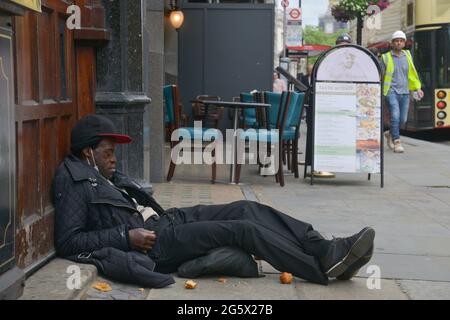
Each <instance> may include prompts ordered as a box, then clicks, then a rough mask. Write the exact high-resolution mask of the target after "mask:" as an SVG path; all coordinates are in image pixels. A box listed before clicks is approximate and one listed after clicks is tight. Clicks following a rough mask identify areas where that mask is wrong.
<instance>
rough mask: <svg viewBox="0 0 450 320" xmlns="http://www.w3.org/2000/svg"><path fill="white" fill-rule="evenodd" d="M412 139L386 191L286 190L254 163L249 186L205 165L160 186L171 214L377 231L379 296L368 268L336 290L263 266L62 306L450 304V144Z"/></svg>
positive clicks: (322, 185)
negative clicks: (206, 210)
mask: <svg viewBox="0 0 450 320" xmlns="http://www.w3.org/2000/svg"><path fill="white" fill-rule="evenodd" d="M302 139H303V138H302ZM403 141H404V145H405V148H406V152H405V153H404V154H394V153H392V152H391V151H390V150H388V149H386V150H385V187H384V188H383V189H381V188H380V185H379V181H380V180H379V179H380V177H379V176H378V175H374V176H373V177H372V181H367V176H365V175H354V174H337V176H336V178H335V179H322V180H319V179H316V180H315V185H313V186H310V184H309V179H306V180H304V179H302V178H300V179H294V177H293V176H286V186H285V187H284V188H281V187H279V186H278V185H277V184H276V183H275V181H274V178H273V177H261V176H258V175H257V174H256V167H255V166H243V172H242V178H241V182H244V183H245V184H244V185H242V186H236V185H227V184H221V183H217V184H215V185H212V184H210V183H209V179H210V174H211V171H210V168H209V167H208V166H206V165H204V166H203V165H197V166H191V165H180V166H177V168H176V172H175V176H174V179H173V181H172V182H171V183H168V184H156V185H154V189H155V197H156V199H157V200H158V201H159V202H160V203H161V204H162V205H163V207H164V208H169V207H175V206H181V207H183V206H190V205H194V204H198V203H203V204H210V203H226V202H230V201H234V200H239V199H243V198H244V197H245V198H248V199H252V200H257V201H260V202H263V203H266V204H269V205H272V206H274V207H276V208H277V209H279V210H281V211H284V212H286V213H287V214H289V215H291V216H293V217H295V218H298V219H302V220H304V221H307V222H309V223H311V224H312V225H313V226H314V227H315V229H317V230H319V231H320V232H322V233H323V234H324V236H325V237H327V238H332V236H336V237H340V236H347V235H350V234H353V233H355V232H357V231H359V230H360V229H361V228H363V227H364V226H366V225H369V226H372V227H373V228H375V230H376V232H377V234H376V238H375V251H374V257H373V259H372V260H371V262H370V263H369V265H370V266H374V265H375V266H377V267H378V268H379V271H380V274H381V278H382V279H381V288H380V289H376V288H375V289H373V290H369V289H368V286H367V283H368V282H369V283H371V284H374V281H373V279H368V277H369V276H371V275H372V274H373V271H371V270H367V268H363V269H361V271H360V272H359V274H358V276H357V277H356V278H354V279H353V280H352V281H345V282H341V281H332V282H331V283H330V285H329V286H320V285H314V284H310V283H307V282H305V281H303V280H301V279H295V280H294V282H293V284H291V285H282V284H280V283H279V280H278V276H279V272H278V271H277V270H274V269H273V268H272V267H271V266H270V265H268V264H267V263H266V262H260V268H261V270H262V271H263V272H264V274H265V275H266V276H265V277H264V278H259V279H241V278H231V277H226V282H225V283H223V282H219V281H218V278H219V277H205V278H200V279H196V280H195V281H196V282H197V283H198V287H197V288H196V289H194V290H186V289H184V281H185V280H186V279H181V278H176V281H177V282H176V283H175V284H174V285H172V286H169V287H167V288H164V289H152V290H147V289H145V290H139V289H141V288H137V287H133V286H127V285H122V284H117V283H113V282H111V281H107V282H109V283H110V284H111V285H112V288H113V291H112V292H109V293H99V292H97V291H96V290H95V289H92V288H89V287H87V288H86V287H85V289H84V291H83V290H81V291H80V292H78V293H77V294H72V295H71V296H69V295H68V294H66V296H65V297H64V298H63V299H70V298H82V299H144V298H145V299H149V300H158V299H175V300H186V299H187V300H191V299H192V300H197V299H214V300H222V299H230V300H241V299H246V300H247V299H257V300H266V299H273V300H278V299H281V300H291V299H301V300H306V299H450V146H447V145H439V144H434V143H430V142H425V141H419V140H414V139H411V138H403ZM303 142H304V141H303ZM301 158H302V156H300V159H301ZM218 167H219V170H218V178H219V179H223V180H226V179H227V178H228V177H229V171H228V167H226V166H220V165H219V166H218ZM300 169H301V170H303V167H300ZM48 267H53V268H54V267H55V265H52V264H51V263H50V264H49V265H47V266H46V267H44V269H41V271H39V272H37V273H36V275H35V276H32V277H31V278H30V279H28V280H27V282H26V285H27V286H26V288H25V295H24V297H25V298H42V296H45V294H46V293H47V291H45V292H44V290H41V292H40V293H39V292H36V291H35V292H34V294H30V292H31V291H30V290H31V289H33V287H34V288H36V282H38V283H39V281H37V280H36V279H33V277H36V276H38V275H39V274H40V273H45V272H44V271H43V270H45V269H46V268H48ZM60 267H61V266H60ZM59 271H60V274H61V277H62V278H61V277H59V276H58V278H57V279H54V280H55V281H59V282H58V284H59V285H60V282H64V281H63V280H64V279H63V276H64V275H63V274H62V273H64V272H62V273H61V270H59ZM368 271H369V273H368ZM65 277H66V278H67V277H68V275H67V274H66V275H65ZM97 279H99V278H97ZM100 279H101V278H100ZM49 285H56V284H55V283H53V284H49Z"/></svg>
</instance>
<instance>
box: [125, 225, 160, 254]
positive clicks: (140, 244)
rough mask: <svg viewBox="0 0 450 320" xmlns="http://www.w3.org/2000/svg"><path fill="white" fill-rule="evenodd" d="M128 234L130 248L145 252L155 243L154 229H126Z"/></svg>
mask: <svg viewBox="0 0 450 320" xmlns="http://www.w3.org/2000/svg"><path fill="white" fill-rule="evenodd" d="M128 234H129V236H130V245H131V249H133V250H136V251H141V252H143V253H147V251H149V250H151V249H152V248H153V246H154V245H155V242H156V234H155V232H154V231H148V230H145V229H143V228H138V229H132V230H130V231H128Z"/></svg>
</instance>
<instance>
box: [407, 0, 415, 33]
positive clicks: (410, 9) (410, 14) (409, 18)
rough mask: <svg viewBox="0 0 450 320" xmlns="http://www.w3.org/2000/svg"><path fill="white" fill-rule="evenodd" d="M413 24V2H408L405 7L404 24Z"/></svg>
mask: <svg viewBox="0 0 450 320" xmlns="http://www.w3.org/2000/svg"><path fill="white" fill-rule="evenodd" d="M413 24H414V3H413V2H411V3H408V5H407V8H406V26H408V27H410V26H412V25H413Z"/></svg>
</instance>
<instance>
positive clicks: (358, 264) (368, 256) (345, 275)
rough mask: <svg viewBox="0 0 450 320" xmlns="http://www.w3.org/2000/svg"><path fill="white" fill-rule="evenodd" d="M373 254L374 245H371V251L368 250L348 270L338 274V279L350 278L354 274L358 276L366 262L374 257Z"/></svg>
mask: <svg viewBox="0 0 450 320" xmlns="http://www.w3.org/2000/svg"><path fill="white" fill-rule="evenodd" d="M372 254H373V246H371V247H370V249H369V251H367V252H366V254H365V255H364V256H362V257H361V258H360V259H359V260H356V262H355V263H354V264H352V265H351V266H350V267H348V269H347V271H345V272H344V273H343V274H341V275H340V276H337V278H338V280H350V279H351V278H353V277H354V276H356V275H357V274H358V272H359V269H361V268H362V267H363V266H364V265H365V264H367V263H368V262H369V261H370V259H371V258H372Z"/></svg>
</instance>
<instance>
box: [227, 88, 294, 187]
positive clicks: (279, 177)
mask: <svg viewBox="0 0 450 320" xmlns="http://www.w3.org/2000/svg"><path fill="white" fill-rule="evenodd" d="M292 94H293V92H283V93H274V92H265V93H264V94H263V96H264V103H267V104H270V107H269V108H268V110H267V113H266V114H267V123H266V127H267V128H259V129H250V130H244V131H243V132H241V133H240V135H239V136H238V139H240V140H241V143H243V142H250V143H251V142H257V143H258V144H259V142H260V141H262V142H267V143H268V144H270V143H272V142H278V150H276V151H275V152H278V159H279V160H281V159H282V156H283V143H282V137H283V132H284V129H285V127H286V120H287V118H288V115H289V107H290V105H291V103H290V100H291V95H292ZM271 129H278V131H276V130H271ZM241 166H242V165H241V164H239V163H238V164H237V165H236V177H235V180H236V183H239V180H240V173H241ZM275 179H276V182H277V183H279V184H280V186H282V187H283V186H284V176H283V166H282V165H281V163H279V164H278V170H277V172H276V173H275Z"/></svg>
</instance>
